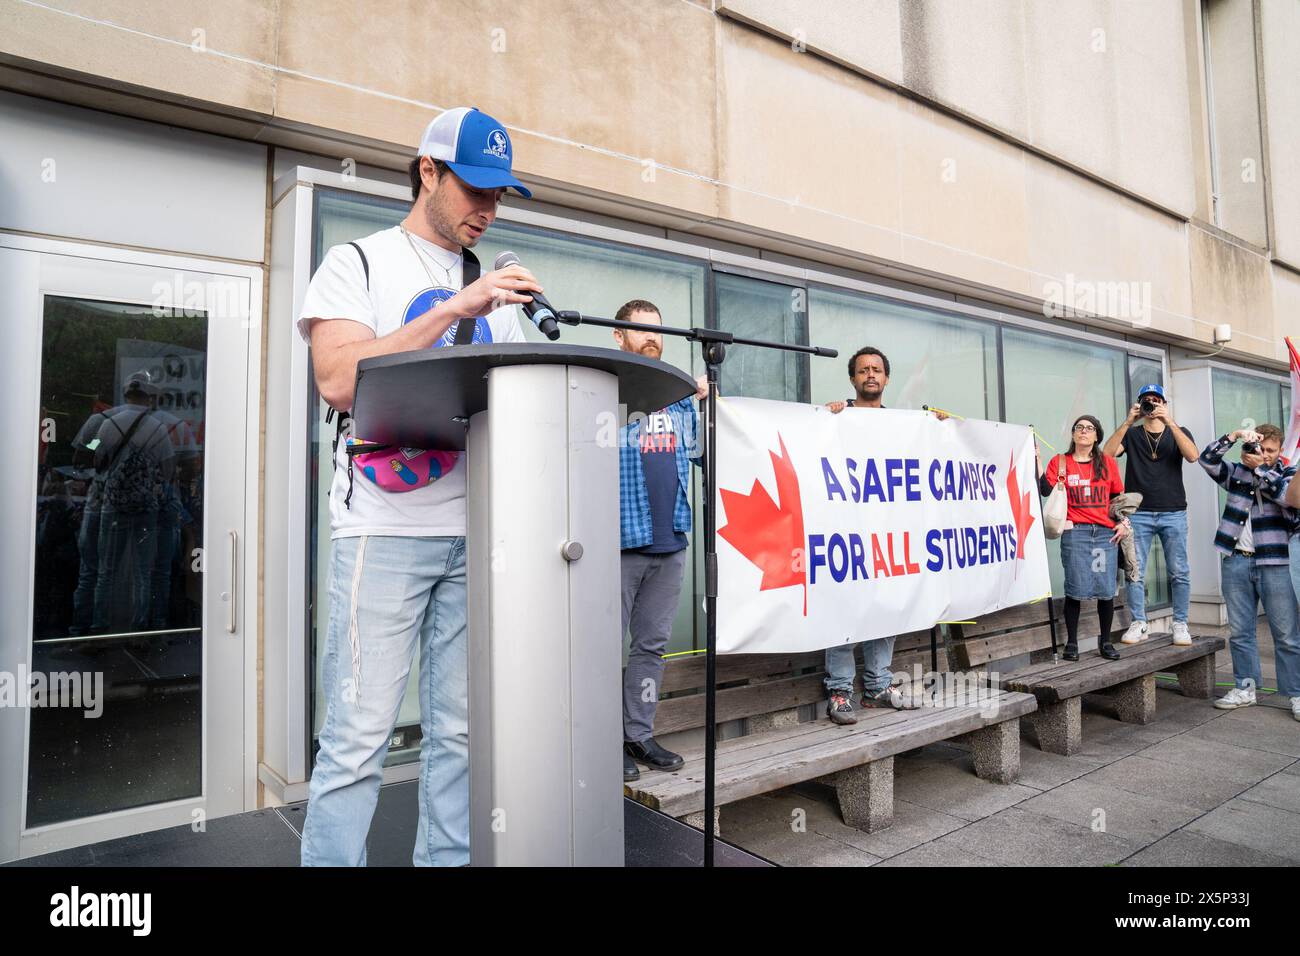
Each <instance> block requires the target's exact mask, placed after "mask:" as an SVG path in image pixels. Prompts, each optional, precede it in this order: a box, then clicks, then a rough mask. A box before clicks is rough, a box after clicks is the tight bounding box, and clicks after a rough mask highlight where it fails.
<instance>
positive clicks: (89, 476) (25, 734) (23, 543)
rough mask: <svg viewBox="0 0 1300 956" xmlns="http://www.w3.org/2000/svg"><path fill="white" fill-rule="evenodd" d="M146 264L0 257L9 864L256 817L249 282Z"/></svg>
mask: <svg viewBox="0 0 1300 956" xmlns="http://www.w3.org/2000/svg"><path fill="white" fill-rule="evenodd" d="M65 250H66V251H65ZM74 253H75V254H74ZM99 254H103V255H108V256H114V255H116V257H117V258H115V259H113V258H92V257H91V256H92V255H99ZM127 259H131V260H134V261H126V260H127ZM150 259H151V257H147V256H143V255H136V254H132V253H128V252H121V253H114V251H113V250H96V251H94V252H90V251H89V250H87V249H86V248H85V247H73V246H70V245H69V246H59V245H57V244H53V243H42V244H39V245H37V246H36V247H35V248H25V249H23V248H12V247H11V248H5V247H0V301H3V306H4V309H5V316H6V319H7V320H8V321H7V325H8V328H9V329H10V330H11V333H10V337H9V340H8V348H9V349H10V354H9V355H8V356H7V362H6V364H7V365H8V366H9V367H10V368H11V369H17V370H18V374H17V375H14V376H11V377H10V378H9V380H8V381H7V382H6V383H4V384H2V385H0V399H2V400H3V401H4V403H5V407H7V408H8V409H9V410H10V411H11V412H13V413H14V414H13V415H12V420H13V422H14V423H15V427H14V428H13V430H12V432H11V439H12V440H13V441H12V444H11V446H10V449H9V465H10V475H11V479H12V481H13V484H12V485H11V488H10V491H11V493H10V494H9V495H7V496H6V498H5V500H4V502H3V504H0V512H2V515H0V523H2V525H3V527H2V528H0V589H2V590H3V592H4V593H5V595H6V596H7V598H8V600H7V601H6V602H5V604H6V606H5V607H4V609H3V610H0V615H3V617H4V629H3V632H0V681H3V680H4V679H5V677H6V676H7V677H8V681H7V685H8V687H9V690H10V693H9V695H8V696H9V699H8V701H7V703H8V704H10V706H7V707H0V750H3V755H4V770H3V773H2V775H0V860H3V859H7V858H12V857H14V856H30V855H34V854H38V853H43V852H47V851H48V850H52V849H58V848H62V847H66V846H74V845H79V844H84V843H88V842H94V841H97V840H101V839H107V838H111V837H113V836H118V835H123V834H126V833H134V832H141V831H144V830H149V829H155V828H157V827H160V826H168V825H176V824H178V823H186V824H191V825H193V826H195V827H196V828H198V827H201V826H203V825H204V823H205V821H206V818H208V817H212V816H220V815H224V814H228V813H233V812H238V811H240V810H243V809H244V808H245V792H246V786H245V777H246V776H247V773H246V769H245V764H246V761H245V750H246V746H245V740H246V734H245V724H246V720H245V716H244V715H245V706H244V690H245V662H246V660H247V656H246V652H247V651H249V650H250V649H251V647H252V643H251V642H250V643H249V644H248V646H246V642H245V627H244V619H245V616H244V612H245V607H246V604H247V602H248V598H249V597H250V595H248V593H247V590H246V588H245V586H244V582H243V580H242V576H243V575H244V573H245V568H244V560H243V558H242V555H243V554H244V552H245V540H246V535H245V513H246V504H247V502H246V500H245V499H246V488H247V486H248V481H247V472H246V468H247V462H248V458H247V454H246V449H247V439H248V433H247V430H248V404H249V403H248V397H247V396H248V373H249V352H250V331H251V329H252V328H253V323H252V322H251V321H250V314H251V313H250V306H251V303H252V287H253V282H252V280H251V278H250V277H249V276H248V275H228V274H218V273H215V272H205V271H198V270H196V269H194V268H189V267H179V266H180V260H171V264H169V265H162V264H160V263H163V262H166V261H167V260H163V259H161V258H158V257H153V261H152V263H151V261H150ZM33 424H35V426H36V427H35V428H34V429H33V427H32V425H33ZM32 438H34V439H35V440H34V441H33V440H32ZM253 465H254V467H255V465H256V462H255V460H254V461H253ZM253 600H254V601H255V596H254V597H253ZM252 619H253V618H251V617H250V618H249V620H252ZM3 686H4V685H0V704H3V703H6V701H5V699H4V697H3Z"/></svg>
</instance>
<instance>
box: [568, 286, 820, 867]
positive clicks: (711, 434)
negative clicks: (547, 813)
mask: <svg viewBox="0 0 1300 956" xmlns="http://www.w3.org/2000/svg"><path fill="white" fill-rule="evenodd" d="M556 318H557V319H559V321H560V322H563V323H564V324H565V325H596V326H602V327H604V328H609V329H626V330H630V331H633V332H653V333H655V334H659V335H676V336H678V337H680V338H684V339H689V340H690V341H692V342H698V343H700V353H701V356H702V358H703V359H704V369H705V375H706V378H707V381H708V386H709V394H708V397H707V398H706V399H705V406H704V407H705V426H704V428H705V431H704V435H705V439H704V462H703V472H704V475H703V481H704V502H705V504H704V620H705V629H704V634H705V639H704V865H705V866H706V867H712V866H713V842H714V837H713V813H714V793H713V789H714V788H713V777H714V766H715V760H714V748H715V745H716V743H717V741H716V735H717V728H716V723H717V720H716V715H717V699H716V694H717V688H716V684H717V654H718V549H717V541H718V520H717V511H716V509H715V508H714V502H715V501H716V500H717V494H718V492H717V467H716V462H717V457H716V455H717V429H716V424H717V410H718V404H717V402H718V375H719V373H720V371H721V369H722V363H723V361H725V359H726V357H727V346H728V345H753V346H756V347H758V348H765V349H777V350H779V351H783V352H802V353H805V354H808V355H818V356H822V357H824V358H836V357H837V356H838V355H839V354H840V353H839V352H837V351H836V350H835V349H829V348H822V347H820V346H816V345H788V344H786V343H785V342H765V341H762V340H759V339H741V338H736V337H735V336H734V335H732V334H731V333H730V332H723V331H721V330H720V329H706V328H703V327H700V326H692V327H691V328H689V329H681V328H674V327H672V326H665V325H650V324H648V323H642V322H621V321H619V320H617V319H602V318H597V317H595V316H589V315H582V314H581V313H578V312H568V311H560V312H556Z"/></svg>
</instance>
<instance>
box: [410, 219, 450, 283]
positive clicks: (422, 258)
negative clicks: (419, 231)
mask: <svg viewBox="0 0 1300 956" xmlns="http://www.w3.org/2000/svg"><path fill="white" fill-rule="evenodd" d="M397 228H398V229H400V230H402V235H404V236H405V237H406V244H407V245H409V246H410V247H411V251H412V252H413V253H415V258H417V259H419V260H420V265H422V266H424V274H425V275H427V276H428V277H429V285H431V286H436V285H437V284H438V282H437V280H436V279H434V277H433V273H432V272H430V271H429V261H430V260H431V257H429V256H426V255H424V254H422V253H421V252H420V250H419V248H417V247H416V245H415V240H414V239H412V238H411V234H410V233H409V232H407V231H406V227H405V226H403V225H401V224H400V223H399V224H398V226H397ZM433 264H434V265H435V266H438V268H439V269H440V270H442V273H443V275H445V276H446V277H447V282H446V288H448V289H450V288H451V270H450V269H445V268H443V267H442V266H440V265H438V263H437V262H436V261H434V262H433Z"/></svg>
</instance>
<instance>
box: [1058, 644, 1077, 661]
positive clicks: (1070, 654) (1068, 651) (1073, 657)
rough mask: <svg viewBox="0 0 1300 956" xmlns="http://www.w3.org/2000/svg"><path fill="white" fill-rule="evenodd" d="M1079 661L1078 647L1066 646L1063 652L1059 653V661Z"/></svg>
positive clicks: (1073, 645) (1074, 645) (1075, 645)
mask: <svg viewBox="0 0 1300 956" xmlns="http://www.w3.org/2000/svg"><path fill="white" fill-rule="evenodd" d="M1078 659H1079V645H1078V644H1066V645H1065V650H1064V651H1062V652H1061V660H1064V661H1077V660H1078Z"/></svg>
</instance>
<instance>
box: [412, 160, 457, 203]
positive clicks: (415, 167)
mask: <svg viewBox="0 0 1300 956" xmlns="http://www.w3.org/2000/svg"><path fill="white" fill-rule="evenodd" d="M421 159H423V157H422V156H417V157H415V159H413V160H411V165H409V166H408V167H407V168H406V172H407V174H408V175H409V176H410V177H411V202H415V201H416V200H417V199H419V198H420V182H421V180H420V160H421ZM446 169H447V164H446V163H444V162H443V161H442V160H441V159H435V160H434V161H433V172H434V174H435V175H436V176H437V177H438V178H439V179H442V174H443V173H444V172H445V171H446Z"/></svg>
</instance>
